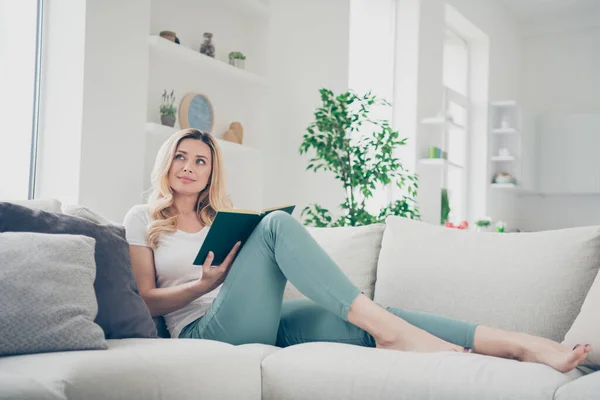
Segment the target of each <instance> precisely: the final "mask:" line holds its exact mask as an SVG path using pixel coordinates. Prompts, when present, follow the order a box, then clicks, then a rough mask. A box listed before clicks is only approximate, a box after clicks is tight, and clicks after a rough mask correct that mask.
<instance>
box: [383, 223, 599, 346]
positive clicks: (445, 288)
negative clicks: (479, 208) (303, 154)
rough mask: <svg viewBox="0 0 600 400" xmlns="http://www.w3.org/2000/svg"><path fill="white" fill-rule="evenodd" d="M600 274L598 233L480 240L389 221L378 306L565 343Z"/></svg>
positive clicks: (565, 232)
mask: <svg viewBox="0 0 600 400" xmlns="http://www.w3.org/2000/svg"><path fill="white" fill-rule="evenodd" d="M599 267H600V228H599V227H584V228H574V229H564V230H557V231H546V232H535V233H477V232H470V231H462V230H458V229H448V228H444V227H441V226H436V225H429V224H426V223H423V222H418V221H412V220H408V219H405V218H399V217H390V218H388V220H387V226H386V230H385V233H384V235H383V243H382V248H381V253H380V258H379V264H378V269H377V283H376V286H375V301H377V302H379V303H380V304H382V305H386V306H392V307H399V308H406V309H410V310H415V311H426V312H431V313H435V314H440V315H444V316H447V317H451V318H457V319H461V320H467V321H472V322H476V323H480V324H485V325H490V326H493V327H496V328H501V329H508V330H516V331H522V332H527V333H530V334H535V335H539V336H544V337H547V338H550V339H553V340H555V341H559V342H560V341H561V340H563V338H564V336H565V333H567V331H568V330H569V328H570V327H571V324H572V323H573V321H574V320H575V317H577V313H578V312H579V310H580V307H581V304H582V303H583V300H584V298H585V296H586V294H587V292H588V291H589V289H590V287H591V285H592V282H593V280H594V277H595V276H596V274H597V273H598V268H599Z"/></svg>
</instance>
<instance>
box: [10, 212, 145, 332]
mask: <svg viewBox="0 0 600 400" xmlns="http://www.w3.org/2000/svg"><path fill="white" fill-rule="evenodd" d="M11 231H12V232H39V233H54V234H72V235H85V236H89V237H91V238H94V239H95V240H96V249H95V250H96V252H95V262H96V280H95V282H94V289H95V292H96V298H97V301H98V315H97V316H96V319H95V322H96V323H97V324H98V325H100V326H101V327H102V329H103V330H104V334H105V335H106V338H107V339H118V338H131V337H146V338H149V337H156V327H155V326H154V323H153V322H152V318H151V316H150V311H148V307H147V306H146V304H145V303H144V300H142V298H141V297H140V295H139V292H138V289H137V284H136V281H135V278H134V276H133V270H132V268H131V260H130V258H129V245H128V244H127V241H126V240H125V229H124V228H123V227H118V226H113V225H98V224H95V223H93V222H90V221H87V220H85V219H82V218H77V217H72V216H69V215H63V214H56V213H47V212H44V211H39V210H30V209H28V208H25V207H21V206H19V205H15V204H10V203H0V232H11Z"/></svg>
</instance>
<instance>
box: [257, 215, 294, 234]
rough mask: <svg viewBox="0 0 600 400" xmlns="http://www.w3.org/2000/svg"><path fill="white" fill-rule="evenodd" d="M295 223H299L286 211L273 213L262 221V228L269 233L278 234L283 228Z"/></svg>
mask: <svg viewBox="0 0 600 400" xmlns="http://www.w3.org/2000/svg"><path fill="white" fill-rule="evenodd" d="M294 223H297V221H296V220H295V219H294V217H292V216H291V215H290V214H288V213H286V212H284V211H273V212H271V213H269V214H267V215H266V216H265V217H264V218H263V219H262V221H260V226H261V228H262V229H263V230H266V231H268V232H276V231H277V230H278V229H280V228H281V227H282V226H285V225H288V224H294Z"/></svg>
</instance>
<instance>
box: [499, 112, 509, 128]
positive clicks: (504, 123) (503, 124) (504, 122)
mask: <svg viewBox="0 0 600 400" xmlns="http://www.w3.org/2000/svg"><path fill="white" fill-rule="evenodd" d="M500 127H501V128H502V129H508V128H510V118H509V117H508V115H505V116H504V117H502V121H501V122H500Z"/></svg>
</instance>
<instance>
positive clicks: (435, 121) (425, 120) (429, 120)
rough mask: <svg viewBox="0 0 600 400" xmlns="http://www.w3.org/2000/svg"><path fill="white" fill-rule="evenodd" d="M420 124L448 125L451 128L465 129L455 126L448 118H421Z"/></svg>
mask: <svg viewBox="0 0 600 400" xmlns="http://www.w3.org/2000/svg"><path fill="white" fill-rule="evenodd" d="M421 123H422V124H425V125H448V126H451V127H453V128H456V129H465V127H464V126H462V125H459V124H457V123H456V122H454V121H452V120H451V119H450V118H444V117H431V118H423V119H422V120H421Z"/></svg>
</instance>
